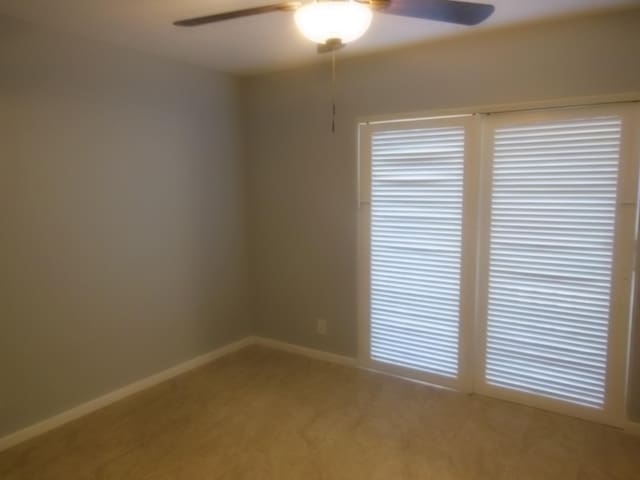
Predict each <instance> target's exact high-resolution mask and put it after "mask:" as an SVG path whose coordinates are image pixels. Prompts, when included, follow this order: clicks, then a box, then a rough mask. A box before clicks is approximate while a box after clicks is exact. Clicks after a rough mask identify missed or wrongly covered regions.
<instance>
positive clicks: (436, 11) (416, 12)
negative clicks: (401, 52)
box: [372, 0, 495, 25]
mask: <svg viewBox="0 0 640 480" xmlns="http://www.w3.org/2000/svg"><path fill="white" fill-rule="evenodd" d="M383 1H384V0H383ZM376 3H382V2H380V0H372V5H373V6H375V4H376ZM374 8H375V7H374ZM494 10H495V7H494V6H493V5H488V4H485V3H471V2H458V1H454V0H391V1H390V2H389V5H388V6H387V7H386V8H384V10H381V12H382V13H389V14H391V15H400V16H403V17H415V18H424V19H425V20H437V21H440V22H448V23H458V24H460V25H477V24H478V23H480V22H483V21H484V20H486V19H487V18H489V16H490V15H491V14H492V13H493V11H494Z"/></svg>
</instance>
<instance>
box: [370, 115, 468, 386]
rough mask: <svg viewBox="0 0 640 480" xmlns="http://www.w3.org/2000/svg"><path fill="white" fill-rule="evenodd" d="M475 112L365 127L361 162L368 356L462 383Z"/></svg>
mask: <svg viewBox="0 0 640 480" xmlns="http://www.w3.org/2000/svg"><path fill="white" fill-rule="evenodd" d="M472 122H473V119H472V118H471V117H458V118H448V119H431V120H421V121H412V122H402V123H398V124H394V125H384V126H370V127H368V128H366V129H365V130H364V131H363V132H362V133H363V136H362V148H364V149H367V153H368V155H369V158H370V163H369V167H370V169H363V171H361V175H363V189H362V190H363V191H362V192H361V198H362V199H363V200H365V201H364V202H363V207H362V208H363V209H365V210H366V212H365V214H364V215H363V217H364V218H365V225H363V231H364V232H366V233H365V234H364V238H363V242H362V246H361V249H362V250H363V251H364V252H365V253H364V255H362V257H361V258H362V261H363V262H366V263H367V269H366V270H367V271H366V272H365V274H364V276H363V279H362V281H363V282H365V283H366V287H367V288H366V290H367V292H368V293H369V295H368V298H366V299H365V302H366V304H367V306H366V308H365V312H364V314H365V315H366V318H365V322H366V324H367V328H366V334H367V335H366V337H367V338H366V340H365V344H364V345H363V350H364V351H365V358H366V360H367V361H368V362H369V364H370V365H371V366H374V367H376V368H378V369H382V370H386V371H391V372H394V373H399V374H408V375H410V376H414V377H416V378H421V379H425V380H428V381H430V382H434V383H437V384H441V385H446V386H452V387H456V388H460V389H466V388H468V387H465V385H464V383H465V381H466V380H467V379H468V375H467V365H465V364H464V362H463V359H462V357H461V355H462V353H463V352H464V351H465V349H462V348H461V345H462V344H464V342H465V341H466V338H465V337H464V335H463V334H462V332H464V331H465V330H464V329H462V328H461V323H462V320H461V318H462V315H463V312H464V313H467V318H469V317H470V313H471V312H472V308H473V306H472V303H470V301H472V297H473V293H472V292H465V290H466V284H465V282H463V281H462V278H464V277H467V276H469V274H470V273H471V272H467V270H468V269H467V268H465V264H466V263H468V262H465V259H466V258H465V255H464V252H463V250H464V249H463V237H464V236H465V235H464V230H465V218H466V217H467V216H468V215H467V213H466V210H467V209H468V208H469V205H467V204H468V201H466V200H465V198H466V197H468V195H467V194H465V184H466V183H467V182H465V175H466V172H467V171H468V169H469V168H470V167H469V165H468V163H469V162H468V159H469V151H470V145H471V144H472V141H471V140H470V138H469V137H470V133H469V130H470V127H471V125H472ZM468 178H472V176H468ZM468 191H469V192H472V191H473V188H472V187H469V188H468ZM465 299H466V301H465Z"/></svg>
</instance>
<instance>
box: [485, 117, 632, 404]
mask: <svg viewBox="0 0 640 480" xmlns="http://www.w3.org/2000/svg"><path fill="white" fill-rule="evenodd" d="M620 126H621V121H620V118H619V117H615V116H612V117H599V118H583V119H576V120H562V121H547V122H539V123H535V124H521V125H512V126H504V127H500V128H497V129H496V130H495V131H494V133H493V144H494V150H493V179H492V196H491V225H490V254H489V283H488V292H487V293H488V311H487V345H486V369H485V370H486V372H485V375H486V381H487V382H488V383H489V384H493V385H497V386H501V387H503V388H508V389H513V390H519V391H522V392H525V393H529V394H533V395H540V396H546V397H550V398H555V399H559V400H562V401H566V402H570V403H576V404H579V405H586V406H589V407H593V408H599V409H601V408H603V405H604V397H605V374H606V358H607V348H608V345H607V342H608V324H609V308H610V305H609V303H610V290H611V259H612V250H613V240H614V230H613V229H614V224H615V209H616V195H617V177H618V162H619V158H618V157H619V143H620Z"/></svg>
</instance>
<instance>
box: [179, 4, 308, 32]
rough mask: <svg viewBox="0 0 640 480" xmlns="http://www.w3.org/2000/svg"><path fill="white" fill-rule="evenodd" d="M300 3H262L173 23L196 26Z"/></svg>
mask: <svg viewBox="0 0 640 480" xmlns="http://www.w3.org/2000/svg"><path fill="white" fill-rule="evenodd" d="M300 5H301V4H300V2H285V3H274V4H272V5H263V6H261V7H253V8H245V9H243V10H234V11H232V12H224V13H216V14H215V15H206V16H204V17H195V18H187V19H186V20H178V21H177V22H173V24H174V25H176V26H178V27H197V26H198V25H206V24H207V23H214V22H220V21H222V20H231V19H232V18H240V17H249V16H251V15H260V14H261V13H270V12H288V11H292V10H295V9H296V8H298V7H299V6H300Z"/></svg>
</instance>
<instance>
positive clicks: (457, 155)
mask: <svg viewBox="0 0 640 480" xmlns="http://www.w3.org/2000/svg"><path fill="white" fill-rule="evenodd" d="M637 112H638V110H637V108H635V107H633V106H629V105H623V106H620V105H618V106H605V107H589V108H572V109H561V110H545V111H540V112H525V113H505V114H493V115H466V116H456V117H447V118H431V119H421V120H412V121H401V122H391V123H378V124H373V125H363V126H361V132H360V133H361V142H360V157H361V162H360V179H361V182H360V200H361V212H360V213H361V215H360V234H361V235H360V245H359V250H360V268H359V270H360V278H359V286H360V288H359V293H360V317H361V329H360V334H361V335H360V342H361V343H360V352H361V353H360V357H361V361H362V362H363V363H365V364H366V365H368V366H369V367H372V368H376V369H379V370H383V371H388V372H390V373H394V374H399V375H404V376H408V377H412V378H417V379H421V380H425V381H428V382H431V383H436V384H439V385H443V386H448V387H452V388H456V389H458V390H461V391H477V392H480V393H483V394H488V395H492V396H496V397H501V398H507V399H510V400H515V401H519V402H521V403H525V404H530V405H534V406H540V407H543V408H548V409H552V410H556V411H560V412H566V413H570V414H574V415H581V416H584V417H588V418H594V419H599V420H602V421H611V422H613V421H614V420H613V417H615V414H616V412H617V411H622V409H623V407H624V400H623V392H624V380H625V371H626V365H625V358H626V339H627V330H628V325H629V319H628V312H629V302H630V298H631V284H632V274H633V272H632V270H631V263H632V262H630V261H629V260H630V259H631V258H632V257H631V256H630V255H632V251H633V242H634V236H635V223H634V218H635V208H636V197H637V188H636V185H637V163H638V158H639V155H640V154H639V153H638V143H639V142H640V139H638V138H636V137H637V136H638V128H637V125H638V124H639V122H638V119H637V117H638V113H637Z"/></svg>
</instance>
